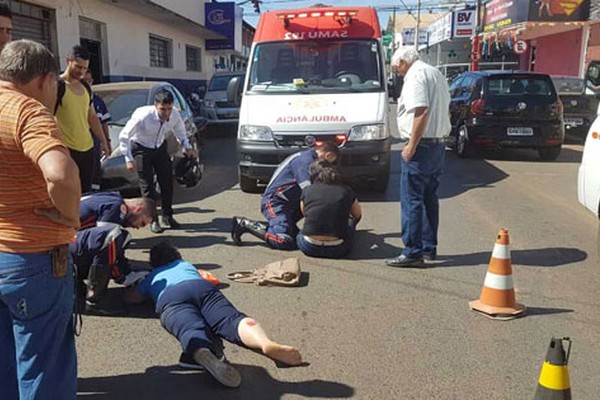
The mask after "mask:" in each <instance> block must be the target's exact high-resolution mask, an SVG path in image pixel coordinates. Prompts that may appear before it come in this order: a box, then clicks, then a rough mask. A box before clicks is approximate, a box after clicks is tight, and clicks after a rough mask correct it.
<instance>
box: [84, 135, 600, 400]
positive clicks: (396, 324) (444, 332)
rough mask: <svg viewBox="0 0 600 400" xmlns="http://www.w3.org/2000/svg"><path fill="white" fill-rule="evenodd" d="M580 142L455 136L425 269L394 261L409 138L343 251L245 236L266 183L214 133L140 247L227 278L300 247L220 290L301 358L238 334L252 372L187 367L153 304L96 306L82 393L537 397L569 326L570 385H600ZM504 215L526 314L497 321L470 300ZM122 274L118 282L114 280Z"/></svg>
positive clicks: (594, 262)
mask: <svg viewBox="0 0 600 400" xmlns="http://www.w3.org/2000/svg"><path fill="white" fill-rule="evenodd" d="M581 151H582V147H581V145H567V146H566V147H565V149H564V151H563V152H562V154H561V156H560V158H559V159H558V161H556V162H551V163H542V162H539V161H537V155H536V153H535V152H531V151H513V152H504V153H500V154H488V155H486V157H485V158H483V157H480V158H477V159H469V160H461V159H458V158H456V157H455V156H454V155H453V154H452V153H451V152H450V151H448V154H447V159H446V173H445V175H444V176H443V183H442V186H441V198H442V200H441V226H440V247H439V254H440V257H439V258H440V260H438V261H437V262H436V263H435V265H433V266H432V267H431V268H427V269H392V268H389V267H386V266H385V265H384V263H383V260H384V259H385V258H386V257H390V256H393V255H396V254H397V253H398V251H399V248H400V246H401V240H400V237H399V224H400V222H399V218H400V215H399V214H400V210H399V184H398V182H399V154H400V153H399V145H398V144H397V143H396V144H394V146H393V165H392V171H393V172H392V177H391V182H390V186H389V188H388V191H387V193H386V194H385V195H373V194H369V193H361V194H360V200H361V202H362V204H363V209H364V218H363V221H361V223H360V225H359V232H358V234H357V243H356V248H355V249H354V251H353V253H352V254H351V257H350V258H349V259H346V260H334V261H328V260H318V259H310V258H307V257H304V256H303V255H301V253H300V252H291V253H285V252H278V251H275V250H270V249H268V248H267V247H265V246H264V245H262V244H260V243H259V242H258V241H257V240H255V239H254V238H251V237H250V236H249V235H247V236H248V237H246V236H244V239H245V240H246V241H247V242H248V243H247V245H245V246H243V247H236V246H234V245H232V243H231V240H230V238H229V226H230V220H231V217H232V216H234V215H246V216H249V217H254V218H260V212H259V202H260V196H259V195H252V194H245V193H242V192H241V191H240V189H239V187H238V186H237V184H236V183H237V176H236V167H235V161H234V160H235V142H234V139H233V138H226V139H218V138H213V139H210V140H209V141H208V144H207V150H206V155H207V171H206V172H207V173H206V177H205V179H204V180H203V182H202V183H201V185H200V187H199V188H197V189H195V190H186V189H181V190H178V192H177V194H176V197H177V200H176V203H177V204H176V206H175V207H176V217H177V218H178V220H180V221H181V222H182V225H183V226H182V229H181V230H178V231H166V232H165V233H164V234H162V235H153V234H151V233H150V232H149V230H147V231H139V232H134V237H135V241H134V243H133V245H132V250H129V251H128V255H129V256H130V258H132V259H133V260H135V261H136V263H142V262H144V261H145V260H146V259H147V258H148V252H147V251H148V249H149V247H150V246H151V245H152V244H153V243H155V242H156V241H157V240H160V239H164V238H167V239H170V240H171V241H172V242H173V243H174V244H176V245H177V246H179V248H180V249H181V251H182V253H183V255H184V257H185V258H187V259H188V260H190V261H191V262H193V263H195V264H196V265H197V266H199V267H202V268H205V269H209V270H211V271H212V272H213V273H214V274H216V275H217V276H218V277H220V278H221V279H222V280H224V281H226V277H225V275H226V273H228V272H232V271H237V270H246V269H252V268H256V267H259V266H262V265H264V264H266V263H268V262H271V261H275V260H279V259H283V258H285V257H290V256H295V257H299V258H300V259H301V262H302V269H303V271H304V276H303V285H302V286H301V287H298V288H269V287H257V286H253V285H246V284H240V283H231V285H230V286H229V287H227V288H226V289H224V293H225V294H226V295H227V296H228V297H229V299H230V300H232V301H233V302H234V303H235V304H236V305H237V306H238V307H239V308H240V309H241V310H242V311H244V312H246V313H248V314H250V315H252V316H254V317H255V318H257V319H258V320H259V321H261V323H262V324H263V325H264V327H265V328H266V329H267V331H268V333H269V334H270V336H271V337H272V338H273V339H275V340H278V341H280V342H283V343H289V344H293V345H296V346H298V347H299V348H300V349H301V350H302V352H303V355H304V358H305V359H306V361H309V362H310V363H311V364H310V366H308V367H304V368H295V369H277V368H276V367H275V366H274V364H273V363H272V362H270V361H269V360H267V359H265V358H263V357H261V356H259V355H256V354H254V353H252V352H250V351H247V350H244V349H240V348H237V347H236V346H234V345H229V346H227V349H226V353H227V355H228V358H229V359H230V361H231V362H232V363H233V364H235V365H236V366H237V367H238V368H239V370H240V372H241V373H242V376H243V383H242V386H241V387H240V388H239V389H234V390H231V389H224V388H222V387H220V386H219V385H218V384H217V383H215V381H213V380H212V379H211V378H210V377H208V376H206V374H203V373H196V372H191V373H190V372H183V371H181V370H179V369H178V367H177V360H178V357H179V354H180V349H179V346H178V344H177V342H176V340H175V339H174V338H172V337H170V336H169V335H168V334H167V333H166V332H165V331H163V330H162V328H161V326H160V322H159V320H158V319H157V318H156V317H155V316H154V315H153V312H152V307H151V306H150V305H145V306H139V307H135V308H131V309H130V310H129V313H128V314H127V315H123V316H119V317H110V318H108V317H89V316H84V324H83V333H82V335H81V336H80V337H79V338H78V340H77V347H78V354H79V376H80V378H79V394H80V397H81V398H82V399H252V400H263V399H264V400H275V399H299V398H342V399H346V398H353V399H386V400H387V399H390V400H394V399H419V400H427V399H461V400H470V399H473V400H481V399H486V400H494V399H528V398H532V397H533V393H534V391H535V388H536V384H537V381H538V377H539V372H540V368H541V365H542V362H543V360H544V356H545V354H546V350H547V347H548V343H549V341H550V338H551V337H552V336H556V337H563V336H569V337H571V338H572V340H573V348H572V352H571V359H570V365H569V371H570V375H571V387H572V392H573V397H574V398H576V399H578V400H595V399H598V396H599V394H598V393H600V380H599V379H598V377H600V362H598V360H600V334H599V330H600V311H599V309H600V300H598V293H600V268H599V265H600V263H599V259H598V253H597V243H598V237H597V234H598V221H597V220H596V219H595V218H594V216H593V215H592V214H591V213H589V212H588V211H587V210H585V209H584V208H583V207H582V206H581V205H579V203H578V202H577V187H576V185H577V182H576V177H577V169H578V165H579V161H580V159H581ZM500 228H508V229H509V231H510V239H511V248H512V261H513V269H514V279H515V286H516V292H517V300H518V302H520V303H523V304H525V305H526V306H527V307H528V308H529V314H528V316H526V317H524V318H521V319H517V320H513V321H509V322H499V321H492V320H489V319H487V318H485V317H482V316H480V315H477V314H475V313H473V312H471V311H469V308H468V302H469V301H470V300H473V299H476V298H478V297H479V294H480V290H481V287H482V284H483V280H484V277H485V274H486V271H487V266H488V261H489V257H490V254H491V251H492V249H493V246H494V241H495V238H496V234H497V232H498V230H499V229H500ZM118 294H119V290H118V289H116V288H114V289H113V290H111V295H118Z"/></svg>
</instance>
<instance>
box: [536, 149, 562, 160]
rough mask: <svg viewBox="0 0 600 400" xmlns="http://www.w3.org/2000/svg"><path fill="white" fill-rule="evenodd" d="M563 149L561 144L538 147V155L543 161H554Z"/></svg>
mask: <svg viewBox="0 0 600 400" xmlns="http://www.w3.org/2000/svg"><path fill="white" fill-rule="evenodd" d="M561 149H562V147H561V146H556V147H542V148H541V149H538V155H539V156H540V160H542V161H554V160H556V159H557V158H558V155H559V154H560V151H561Z"/></svg>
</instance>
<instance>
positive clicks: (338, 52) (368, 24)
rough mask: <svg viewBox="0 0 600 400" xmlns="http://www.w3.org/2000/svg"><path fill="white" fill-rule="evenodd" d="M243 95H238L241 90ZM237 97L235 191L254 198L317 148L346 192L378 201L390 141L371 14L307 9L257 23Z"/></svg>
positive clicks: (376, 23) (380, 49)
mask: <svg viewBox="0 0 600 400" xmlns="http://www.w3.org/2000/svg"><path fill="white" fill-rule="evenodd" d="M242 85H243V86H242ZM236 92H237V93H240V92H241V108H240V117H239V127H238V135H237V154H238V161H239V164H238V168H239V181H240V187H241V189H242V190H243V191H246V192H253V191H256V189H257V185H258V183H259V182H268V181H269V179H270V177H271V175H272V173H273V172H274V171H275V168H276V167H277V165H278V164H279V163H280V162H281V161H282V160H283V159H285V158H286V157H287V156H288V155H290V154H292V153H295V152H297V151H300V150H302V149H304V148H307V147H309V146H312V145H313V144H314V143H317V142H320V141H326V140H332V141H335V142H337V144H338V146H339V147H340V149H341V159H340V161H339V162H338V164H339V166H340V169H341V170H342V173H343V175H344V177H345V178H346V179H347V180H348V181H349V182H350V183H352V182H361V183H367V184H369V185H370V187H371V188H372V189H373V190H376V191H384V190H385V189H386V187H387V184H388V178H389V174H390V133H389V112H388V93H387V87H386V72H385V66H384V50H383V47H382V44H381V30H380V28H379V21H378V19H377V13H376V11H375V9H374V8H372V7H327V6H315V7H310V8H306V9H294V10H281V11H270V12H266V13H264V14H263V15H261V18H260V21H259V23H258V26H257V29H256V33H255V35H254V42H253V44H252V49H251V54H250V59H249V64H248V69H247V71H246V79H245V82H241V81H239V82H233V83H232V84H230V87H229V90H228V96H229V99H230V101H231V100H233V99H234V98H235V97H236V96H235V95H234V93H236Z"/></svg>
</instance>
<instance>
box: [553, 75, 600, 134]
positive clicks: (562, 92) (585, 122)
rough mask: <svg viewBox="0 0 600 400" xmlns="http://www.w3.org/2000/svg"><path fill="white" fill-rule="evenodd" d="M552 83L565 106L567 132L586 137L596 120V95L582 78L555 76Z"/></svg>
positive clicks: (564, 114)
mask: <svg viewBox="0 0 600 400" xmlns="http://www.w3.org/2000/svg"><path fill="white" fill-rule="evenodd" d="M552 81H553V82H554V87H555V88H556V91H557V92H558V96H559V98H560V100H561V102H562V103H563V106H564V112H563V116H564V122H565V130H566V131H568V132H572V133H574V134H577V135H581V136H582V137H584V136H585V134H586V133H587V132H588V130H589V129H590V125H592V122H594V119H595V118H596V111H597V109H598V98H597V97H596V93H594V91H593V90H591V89H590V88H587V87H586V84H585V80H584V79H582V78H577V77H571V76H553V77H552Z"/></svg>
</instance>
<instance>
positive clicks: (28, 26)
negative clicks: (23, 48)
mask: <svg viewBox="0 0 600 400" xmlns="http://www.w3.org/2000/svg"><path fill="white" fill-rule="evenodd" d="M13 39H15V40H16V39H30V40H35V41H36V42H39V43H42V44H43V45H44V46H46V47H48V48H51V46H50V24H49V23H48V22H47V21H42V20H40V19H36V18H31V17H26V16H23V15H13Z"/></svg>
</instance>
